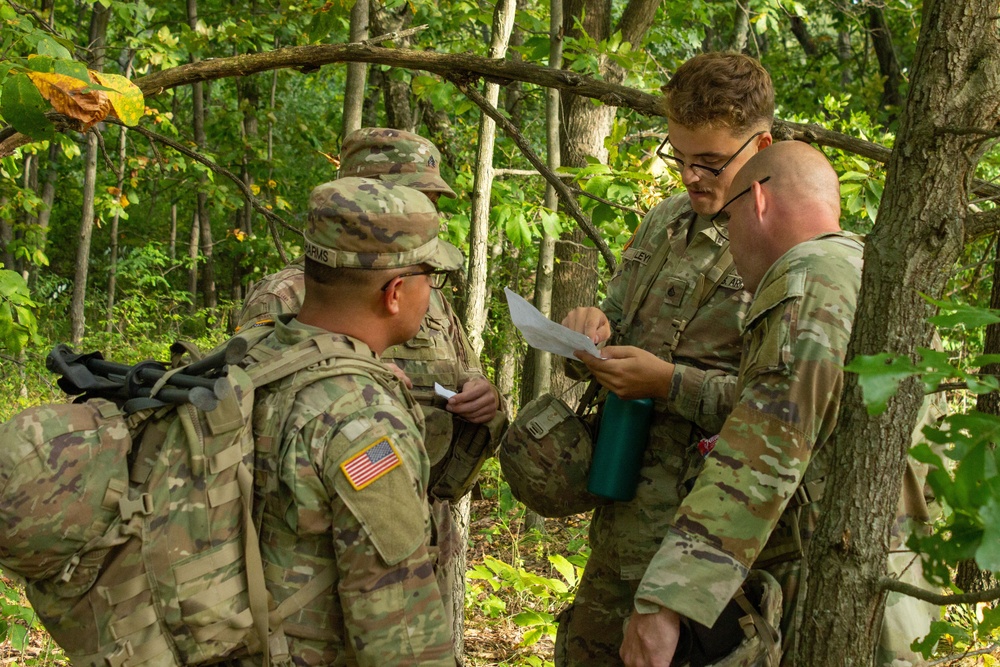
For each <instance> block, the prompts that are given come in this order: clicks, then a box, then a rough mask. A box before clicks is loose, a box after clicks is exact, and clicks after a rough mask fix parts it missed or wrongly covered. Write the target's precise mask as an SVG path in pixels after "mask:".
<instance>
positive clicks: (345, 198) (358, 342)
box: [258, 178, 462, 667]
mask: <svg viewBox="0 0 1000 667" xmlns="http://www.w3.org/2000/svg"><path fill="white" fill-rule="evenodd" d="M309 207H310V213H309V223H308V226H307V229H306V233H305V243H306V259H305V287H306V289H305V294H304V298H303V302H302V306H301V308H300V309H299V310H298V314H297V315H295V316H292V315H282V316H279V317H278V319H277V321H276V322H275V324H274V326H275V330H274V332H273V333H272V334H271V335H270V336H269V337H268V338H266V339H265V340H264V341H263V342H262V343H261V345H266V346H269V347H270V348H272V349H274V350H277V351H279V352H282V351H284V350H287V349H289V348H291V347H292V346H294V345H296V344H298V343H301V342H303V341H307V340H309V339H311V338H314V337H319V336H325V335H326V334H328V333H329V332H333V333H335V334H337V335H336V336H335V337H334V343H333V344H334V345H336V346H339V347H342V348H343V350H344V354H345V356H349V355H362V356H367V357H369V358H374V359H377V358H378V356H377V355H378V354H380V353H382V352H383V351H384V350H385V349H386V348H388V347H390V346H391V345H396V344H399V343H401V342H403V341H406V340H409V339H410V338H412V337H413V336H414V334H416V332H417V331H418V330H419V328H420V324H421V322H422V320H423V317H424V314H425V313H426V311H427V306H428V301H429V298H430V294H431V292H432V291H434V290H433V289H432V288H433V287H438V286H442V285H443V284H444V283H443V277H444V275H445V272H446V271H450V270H454V269H456V268H458V267H459V266H460V265H461V261H462V260H461V254H460V253H459V251H458V249H457V248H455V247H454V246H451V245H450V244H447V243H444V242H443V241H440V240H438V238H437V232H438V216H437V213H436V211H435V209H434V206H433V204H432V203H431V202H430V200H428V199H427V197H425V196H424V195H422V194H421V193H420V192H418V191H416V190H413V189H411V188H408V187H404V186H397V185H394V184H387V183H381V182H379V181H376V180H372V179H365V178H344V179H340V180H338V181H334V182H331V183H326V184H324V185H321V186H319V187H317V188H316V189H314V190H313V192H312V195H311V197H310V202H309ZM373 232H374V233H373ZM325 340H326V341H327V342H328V341H329V336H325ZM361 370H362V371H363V370H364V367H362V369H361ZM268 391H272V392H273V391H280V387H268V389H266V390H265V392H264V393H263V394H262V397H261V398H259V399H258V400H266V398H267V392H268ZM284 424H285V426H284V428H283V430H282V435H281V438H282V439H281V442H280V443H277V445H276V451H277V452H279V457H280V460H279V461H278V465H277V468H276V472H275V474H276V475H277V476H278V477H279V480H280V484H281V488H282V491H283V493H280V494H271V495H269V496H267V497H266V498H265V500H264V518H263V525H262V528H261V550H262V554H263V557H264V570H265V577H266V579H267V588H268V591H269V592H270V593H271V594H272V595H273V596H274V601H275V602H276V603H277V604H278V605H280V604H281V603H282V602H283V601H285V600H288V599H289V598H290V597H291V596H293V595H294V594H295V593H296V592H297V591H300V590H303V588H304V587H309V586H310V584H311V583H312V584H313V585H315V578H316V575H317V573H319V572H323V571H324V569H325V568H326V567H328V566H329V565H330V564H334V565H335V566H336V570H335V572H336V575H335V581H333V582H332V584H330V585H327V586H326V589H325V592H324V593H323V594H321V595H320V596H319V597H318V598H316V599H315V600H313V602H311V603H309V604H308V605H307V606H306V608H305V609H304V610H303V611H301V612H299V613H298V614H296V615H293V616H292V617H291V618H289V619H288V620H287V621H286V622H285V625H284V630H285V634H286V635H287V636H288V638H289V646H290V653H291V655H292V657H293V660H294V664H296V665H302V666H305V665H349V664H350V665H353V664H357V665H379V666H383V665H439V666H442V667H443V666H453V665H454V664H455V658H454V655H453V649H452V632H451V625H450V623H449V621H448V618H447V615H446V613H445V609H444V605H443V604H442V600H441V596H440V593H439V591H438V585H437V582H436V580H435V576H434V571H433V559H432V555H431V553H430V552H429V546H428V545H429V541H430V537H431V521H430V515H429V509H428V503H427V499H426V498H427V496H426V494H427V483H428V475H429V471H430V461H429V459H428V457H427V452H426V451H425V450H424V447H423V443H422V433H421V429H422V426H423V417H422V415H421V412H420V410H419V408H418V407H417V406H416V404H415V403H414V402H413V401H412V399H411V398H410V396H409V395H408V393H407V392H406V390H405V389H404V388H403V385H402V383H401V382H400V380H399V379H398V378H397V377H396V376H395V375H394V374H392V373H391V372H389V371H386V372H385V373H384V374H382V375H381V376H380V375H379V374H378V373H371V372H369V373H363V372H361V371H359V372H358V373H356V374H350V375H337V376H333V377H327V378H324V379H320V380H318V381H316V382H314V383H312V384H309V385H307V386H306V387H304V388H302V389H300V390H299V391H298V393H297V394H296V395H295V398H294V402H293V403H292V407H291V411H290V413H289V414H288V415H287V418H285V420H284Z"/></svg>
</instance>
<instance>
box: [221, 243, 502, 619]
mask: <svg viewBox="0 0 1000 667" xmlns="http://www.w3.org/2000/svg"><path fill="white" fill-rule="evenodd" d="M304 271H305V267H304V259H301V258H300V259H299V260H298V261H296V262H293V263H292V264H289V265H288V266H286V267H285V268H284V269H282V270H281V271H278V272H277V273H274V274H271V275H269V276H267V277H265V278H264V279H262V280H261V281H260V282H258V283H257V284H256V285H254V287H253V288H252V290H251V291H250V294H249V295H248V296H247V299H246V302H245V303H244V305H243V310H242V312H241V313H240V316H239V327H240V329H245V328H247V327H249V326H253V325H254V324H257V323H266V322H272V321H274V319H275V317H276V316H278V315H281V314H286V313H297V312H298V310H299V308H300V307H301V306H302V297H303V294H304V293H305V278H304V275H305V274H304ZM382 360H383V361H384V362H392V363H395V364H397V365H398V366H399V367H400V368H402V369H403V370H404V371H405V372H406V373H407V375H409V376H410V379H411V380H412V381H413V392H412V393H413V395H414V397H415V398H416V400H417V401H418V402H419V403H420V407H421V410H422V411H423V414H424V418H425V420H426V435H425V438H424V443H425V448H426V450H427V452H428V455H429V458H430V463H431V465H432V466H434V465H435V464H438V463H440V462H441V461H443V460H444V459H445V457H446V455H447V453H448V451H449V448H450V446H451V444H452V429H453V423H454V420H457V419H460V418H459V417H455V416H453V415H452V414H451V413H450V412H447V411H446V410H445V409H444V408H443V403H442V399H440V398H439V397H437V396H436V395H435V394H434V383H435V382H438V383H440V384H441V385H442V386H444V387H445V388H447V389H451V390H452V391H458V389H459V388H460V387H461V386H462V385H463V384H465V383H466V382H468V381H469V380H472V379H475V378H482V377H485V376H484V375H483V373H482V370H481V369H480V365H479V360H478V359H477V358H476V356H475V354H474V353H473V352H472V348H471V346H470V345H469V343H468V339H467V338H466V335H465V331H464V330H463V329H462V326H461V324H460V323H459V322H458V317H457V316H456V315H455V311H454V310H453V309H452V307H451V305H450V304H449V303H448V301H447V299H445V298H444V295H443V294H442V291H441V290H431V298H430V306H429V308H428V309H427V315H426V316H425V317H424V320H423V322H421V324H420V331H419V332H418V333H417V335H416V336H414V337H413V339H412V340H409V341H407V342H406V343H403V344H401V345H396V346H395V347H391V348H389V349H388V350H386V351H385V352H384V353H383V354H382ZM504 421H505V420H504V419H503V417H501V418H500V419H499V420H495V422H494V424H493V425H492V426H493V428H494V429H495V431H499V430H501V429H502V427H503V423H504ZM492 437H493V439H494V442H496V440H497V438H498V437H499V433H498V432H494V433H493V434H492ZM435 482H436V479H434V478H432V479H431V483H430V485H429V486H428V488H433V486H434V484H435ZM430 500H431V504H432V514H433V516H434V520H435V543H434V546H435V548H436V549H437V568H436V571H437V573H438V575H439V583H440V587H441V594H442V596H443V597H444V598H445V603H446V604H445V608H446V609H447V610H448V611H449V613H450V611H451V609H452V606H451V604H450V603H451V600H450V597H451V592H452V589H453V588H454V586H453V583H454V582H452V581H451V580H450V579H448V578H447V573H449V572H452V571H453V569H454V568H451V567H449V565H450V563H451V561H452V560H453V559H454V558H455V557H457V554H458V552H459V551H460V550H461V549H464V546H465V545H464V544H462V543H461V539H460V538H461V536H460V535H459V534H458V531H457V530H456V529H455V527H454V525H453V520H452V517H451V513H450V512H449V511H448V506H449V503H448V502H446V501H444V500H441V499H438V498H435V497H431V498H430ZM449 540H450V541H449Z"/></svg>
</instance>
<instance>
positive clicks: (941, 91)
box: [793, 0, 1000, 667]
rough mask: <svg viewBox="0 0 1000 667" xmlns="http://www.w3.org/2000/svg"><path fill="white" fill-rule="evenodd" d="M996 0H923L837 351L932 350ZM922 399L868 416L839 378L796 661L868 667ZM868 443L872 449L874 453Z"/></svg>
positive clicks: (992, 77) (909, 384)
mask: <svg viewBox="0 0 1000 667" xmlns="http://www.w3.org/2000/svg"><path fill="white" fill-rule="evenodd" d="M996 10H997V7H996V2H995V0H927V1H926V2H925V3H924V4H923V20H922V24H921V27H920V39H919V41H918V44H917V50H916V54H915V57H914V63H913V67H912V68H911V72H912V74H911V78H910V93H909V97H908V99H907V101H906V105H905V107H904V109H903V114H902V116H901V119H900V128H899V133H898V135H897V139H896V144H895V146H896V147H895V148H894V149H893V152H892V155H891V156H890V159H889V164H888V170H887V175H886V187H885V194H884V196H883V199H882V205H881V206H880V207H879V216H878V220H877V223H876V225H875V229H874V230H873V231H872V233H871V234H869V235H868V242H867V246H866V248H865V268H864V273H863V275H862V280H861V293H860V295H859V302H858V311H857V314H856V316H855V326H854V331H853V335H852V338H851V344H850V346H849V347H848V354H847V357H848V359H851V358H853V357H854V356H856V355H858V354H869V355H871V354H877V353H881V352H890V353H898V354H903V355H906V356H909V357H911V358H912V357H914V356H915V355H916V352H917V348H918V347H930V346H931V342H932V340H933V336H934V329H933V327H932V326H931V325H929V324H928V323H927V322H926V321H925V319H924V318H925V317H926V316H927V315H930V314H931V308H930V306H929V305H928V304H927V302H926V301H924V300H923V298H922V296H921V295H922V294H928V295H930V296H932V297H934V298H940V295H941V294H942V292H943V291H944V288H945V286H946V284H947V281H948V278H949V272H950V270H951V268H952V267H953V266H954V264H955V261H956V260H957V259H958V257H959V255H960V253H961V251H962V248H963V246H964V241H965V225H966V223H967V217H968V215H969V213H968V207H967V205H966V201H967V196H968V189H969V187H970V185H971V184H972V181H973V177H974V172H975V167H976V164H977V162H978V160H979V158H980V157H981V156H982V154H983V151H984V150H985V148H986V147H987V146H988V145H989V142H991V141H992V140H991V139H989V138H988V137H989V133H988V132H984V133H982V134H979V135H976V134H971V133H970V134H963V133H961V132H952V131H949V129H948V128H984V129H986V128H992V127H993V126H994V125H995V123H996V118H997V115H998V114H1000V68H998V65H1000V49H998V45H997V40H996V35H995V22H994V18H995V16H996ZM923 400H924V392H923V387H922V385H921V383H920V381H919V379H916V378H913V379H911V380H909V381H906V382H904V383H902V384H901V385H900V389H899V393H898V394H897V395H896V396H894V397H893V398H892V399H890V400H889V402H888V407H887V408H886V410H885V411H884V412H882V413H881V414H879V415H868V413H867V411H866V410H865V408H864V402H863V397H862V394H861V390H860V387H859V385H858V381H857V376H856V375H854V374H848V376H847V378H846V382H845V390H844V400H843V401H842V403H841V410H840V421H839V424H838V428H837V432H836V433H835V434H834V437H833V440H832V441H831V442H830V443H828V444H827V446H828V447H831V448H832V452H831V454H832V459H833V460H832V462H831V468H830V472H829V473H828V474H829V475H830V477H831V479H833V480H835V481H836V483H835V484H829V483H828V484H827V485H826V490H825V492H824V496H823V499H822V501H821V506H820V509H821V513H820V519H819V522H818V525H817V527H816V532H815V534H814V537H813V539H812V541H811V545H810V549H809V554H808V558H807V564H808V568H807V571H806V575H807V576H806V586H807V588H806V590H807V595H806V600H805V608H804V615H803V627H802V628H801V640H800V641H799V649H798V654H797V655H795V656H794V662H793V664H794V665H798V666H800V667H805V666H807V665H808V666H809V667H859V666H861V665H870V664H871V659H872V655H873V651H874V641H875V637H876V636H877V634H878V630H879V624H880V620H881V616H882V609H881V607H882V603H883V598H884V594H883V591H881V590H880V589H879V587H878V584H877V582H878V579H879V578H880V577H881V576H883V575H884V574H885V571H886V558H887V555H888V549H889V533H890V528H891V526H892V524H893V522H894V518H895V513H896V504H897V501H898V498H899V493H900V487H901V484H902V477H903V470H904V467H905V464H906V457H907V455H908V451H909V447H910V439H911V432H912V430H913V427H914V424H915V423H916V418H917V414H918V412H919V409H920V405H921V403H922V402H923ZM871 443H878V447H872V446H871Z"/></svg>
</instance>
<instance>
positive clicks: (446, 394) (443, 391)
mask: <svg viewBox="0 0 1000 667" xmlns="http://www.w3.org/2000/svg"><path fill="white" fill-rule="evenodd" d="M434 393H435V394H437V395H438V396H441V397H443V398H446V399H447V398H451V397H452V396H454V395H455V394H456V393H458V392H454V391H452V390H451V389H448V388H446V387H442V386H441V385H439V384H438V383H437V382H435V383H434Z"/></svg>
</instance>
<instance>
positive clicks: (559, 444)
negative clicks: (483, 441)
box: [500, 394, 611, 518]
mask: <svg viewBox="0 0 1000 667" xmlns="http://www.w3.org/2000/svg"><path fill="white" fill-rule="evenodd" d="M593 457H594V441H593V435H592V433H591V427H590V425H589V424H588V423H587V422H586V421H585V420H584V418H581V417H578V416H577V415H576V413H574V412H573V411H572V410H570V408H569V406H567V405H566V403H565V402H563V401H562V400H561V399H559V398H556V397H555V396H552V395H551V394H543V395H542V396H539V397H538V398H536V399H534V400H532V401H529V402H528V403H527V404H525V406H524V407H522V408H521V409H520V410H519V411H518V413H517V417H516V418H515V419H514V421H513V422H512V423H511V425H510V428H508V429H507V433H506V434H505V435H504V437H503V440H502V442H501V443H500V469H501V470H502V471H503V476H504V479H505V480H507V484H509V485H510V491H511V493H512V494H513V495H514V497H515V498H517V499H518V500H520V501H521V502H522V503H524V504H525V506H526V507H527V508H528V509H530V510H532V511H533V512H535V513H537V514H540V515H542V516H545V517H550V518H557V517H564V516H569V515H571V514H579V513H580V512H586V511H588V510H592V509H594V508H595V507H597V506H598V505H606V504H608V503H610V502H611V501H610V500H607V499H605V498H601V497H599V496H596V495H594V494H592V493H590V492H589V491H587V480H588V477H589V476H590V463H591V461H592V460H593Z"/></svg>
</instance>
